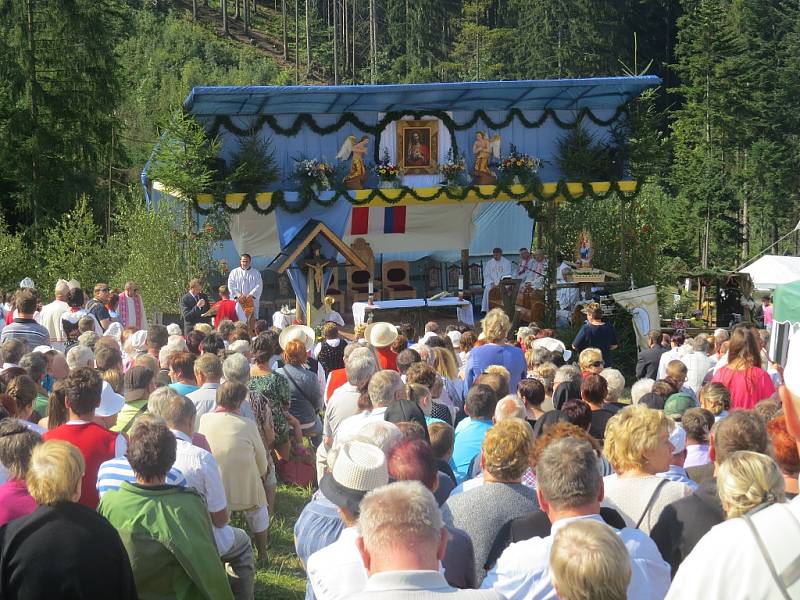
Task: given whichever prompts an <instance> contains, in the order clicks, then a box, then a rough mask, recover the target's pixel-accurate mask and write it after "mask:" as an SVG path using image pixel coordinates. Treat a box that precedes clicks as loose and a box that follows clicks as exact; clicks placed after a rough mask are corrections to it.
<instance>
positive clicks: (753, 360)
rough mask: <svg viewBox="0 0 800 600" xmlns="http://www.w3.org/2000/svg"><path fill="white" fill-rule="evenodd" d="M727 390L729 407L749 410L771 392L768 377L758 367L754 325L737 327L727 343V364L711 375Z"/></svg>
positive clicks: (758, 346) (758, 344) (759, 353)
mask: <svg viewBox="0 0 800 600" xmlns="http://www.w3.org/2000/svg"><path fill="white" fill-rule="evenodd" d="M711 381H712V382H713V383H721V384H722V385H724V386H725V387H726V388H728V390H729V391H730V393H731V408H733V409H734V410H736V409H746V410H750V409H753V408H755V405H756V404H758V402H759V400H763V399H764V398H769V397H770V396H772V395H774V394H775V385H774V384H773V383H772V377H770V375H769V373H767V372H766V371H765V370H764V369H762V368H761V344H760V340H759V336H758V334H757V333H756V331H755V330H754V329H751V328H749V327H737V328H736V329H734V330H733V333H731V339H730V340H729V345H728V364H726V365H725V366H724V367H722V368H720V369H719V370H718V371H717V372H716V373H714V377H713V378H712V379H711Z"/></svg>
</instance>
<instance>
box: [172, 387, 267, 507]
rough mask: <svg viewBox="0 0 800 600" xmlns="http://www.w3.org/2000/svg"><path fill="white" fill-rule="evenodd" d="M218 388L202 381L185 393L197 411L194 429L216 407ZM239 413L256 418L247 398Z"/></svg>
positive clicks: (248, 417)
mask: <svg viewBox="0 0 800 600" xmlns="http://www.w3.org/2000/svg"><path fill="white" fill-rule="evenodd" d="M218 388H219V384H218V383H204V384H203V385H201V386H200V388H199V389H196V390H195V391H193V392H191V393H189V394H186V397H187V398H188V399H189V400H191V401H192V404H194V408H195V410H196V411H197V414H196V415H195V418H194V428H195V430H197V429H198V428H199V427H200V417H202V416H203V415H204V414H206V413H210V412H214V410H215V409H216V408H217V389H218ZM239 414H241V415H242V416H243V417H244V418H245V419H250V420H252V421H255V420H256V418H255V416H254V415H253V409H252V408H251V407H250V403H249V402H248V401H247V400H245V401H244V402H242V406H241V408H240V409H239ZM212 512H213V511H212Z"/></svg>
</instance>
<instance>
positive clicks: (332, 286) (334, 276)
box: [325, 265, 344, 307]
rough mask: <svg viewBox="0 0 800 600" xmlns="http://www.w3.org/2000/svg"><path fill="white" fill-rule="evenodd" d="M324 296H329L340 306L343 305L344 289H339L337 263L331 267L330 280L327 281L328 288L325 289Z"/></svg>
mask: <svg viewBox="0 0 800 600" xmlns="http://www.w3.org/2000/svg"><path fill="white" fill-rule="evenodd" d="M325 295H326V296H330V297H331V298H333V299H334V300H336V302H338V303H339V306H340V307H343V306H344V291H343V290H341V289H339V265H335V266H334V267H333V268H332V269H331V280H330V282H329V283H328V289H327V290H326V291H325Z"/></svg>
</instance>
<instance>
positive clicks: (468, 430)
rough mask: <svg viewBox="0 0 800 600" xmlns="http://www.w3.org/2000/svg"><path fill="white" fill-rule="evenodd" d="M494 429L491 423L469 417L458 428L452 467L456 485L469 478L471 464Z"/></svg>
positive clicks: (451, 461)
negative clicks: (488, 433) (488, 434)
mask: <svg viewBox="0 0 800 600" xmlns="http://www.w3.org/2000/svg"><path fill="white" fill-rule="evenodd" d="M491 428H492V422H491V421H479V420H477V419H471V418H469V417H467V418H466V419H464V420H463V421H461V422H460V423H459V424H458V427H456V439H455V446H454V447H453V456H452V458H451V459H450V466H451V467H452V468H453V473H454V474H455V476H456V483H462V482H463V481H464V480H466V479H467V478H468V475H469V464H470V462H472V459H473V458H475V457H476V456H477V455H478V453H480V451H481V446H482V445H483V438H485V437H486V432H487V431H489V429H491Z"/></svg>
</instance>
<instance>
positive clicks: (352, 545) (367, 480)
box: [306, 440, 389, 600]
mask: <svg viewBox="0 0 800 600" xmlns="http://www.w3.org/2000/svg"><path fill="white" fill-rule="evenodd" d="M332 459H333V467H332V471H331V472H330V473H328V474H327V475H325V477H323V478H322V480H321V481H320V483H319V488H320V490H321V491H322V493H323V494H325V497H326V498H327V499H328V500H330V501H331V502H333V503H334V504H335V505H336V507H337V510H338V512H339V517H340V518H341V519H342V521H343V522H344V526H345V528H344V529H343V530H342V533H341V534H340V535H339V539H338V540H336V541H335V542H334V543H333V544H331V545H330V546H327V547H325V548H323V549H322V550H318V551H317V552H315V553H314V554H312V555H311V556H310V557H309V558H308V564H307V565H306V571H307V573H308V579H309V581H310V582H311V587H312V589H313V590H314V596H315V597H316V599H317V600H350V598H351V597H352V595H353V594H357V593H358V592H360V591H361V590H362V589H363V588H364V585H365V584H366V583H367V572H366V570H365V569H364V565H363V564H362V562H361V556H360V555H359V553H358V547H357V546H356V538H357V537H358V530H357V528H356V524H357V523H358V515H359V503H360V502H361V500H362V499H363V498H364V496H365V495H366V494H367V492H369V491H371V490H374V489H376V488H379V487H380V486H383V485H386V484H387V483H389V470H388V468H387V466H386V456H385V455H384V453H383V450H381V449H380V448H378V447H377V446H373V445H372V444H368V443H365V442H361V441H356V440H351V441H348V442H345V443H344V444H342V445H341V446H340V447H337V448H336V452H335V456H333V457H332Z"/></svg>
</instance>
